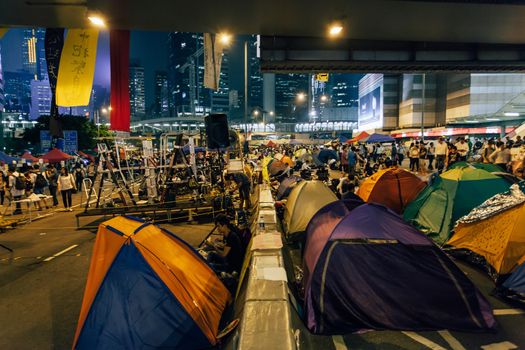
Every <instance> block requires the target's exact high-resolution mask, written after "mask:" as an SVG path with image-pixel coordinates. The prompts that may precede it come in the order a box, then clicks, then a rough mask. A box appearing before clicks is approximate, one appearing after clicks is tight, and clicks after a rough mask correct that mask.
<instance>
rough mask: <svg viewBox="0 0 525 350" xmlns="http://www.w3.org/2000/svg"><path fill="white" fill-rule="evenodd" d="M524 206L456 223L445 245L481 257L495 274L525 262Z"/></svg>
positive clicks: (508, 270)
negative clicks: (465, 250)
mask: <svg viewBox="0 0 525 350" xmlns="http://www.w3.org/2000/svg"><path fill="white" fill-rule="evenodd" d="M524 227H525V203H522V204H520V205H518V206H516V207H513V208H511V209H508V210H505V211H503V212H501V213H498V214H496V215H494V216H491V217H489V218H487V219H484V220H481V221H476V222H472V223H461V222H460V223H459V224H458V226H457V227H456V229H455V230H454V235H453V236H452V238H451V239H450V240H449V241H448V242H447V244H449V245H452V246H454V247H456V248H463V249H468V250H470V251H473V252H474V253H477V254H479V255H481V256H483V257H484V258H485V260H486V261H487V263H489V264H490V265H491V266H492V267H493V268H494V269H495V270H496V272H497V273H498V274H507V273H510V272H511V271H512V270H513V269H514V267H516V266H517V265H519V264H521V263H522V262H525V230H524Z"/></svg>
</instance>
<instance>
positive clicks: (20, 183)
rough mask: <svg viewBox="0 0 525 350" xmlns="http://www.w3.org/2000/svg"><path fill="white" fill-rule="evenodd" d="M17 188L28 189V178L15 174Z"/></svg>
mask: <svg viewBox="0 0 525 350" xmlns="http://www.w3.org/2000/svg"><path fill="white" fill-rule="evenodd" d="M15 189H17V190H19V191H23V190H25V189H26V178H25V177H24V176H22V175H18V176H15Z"/></svg>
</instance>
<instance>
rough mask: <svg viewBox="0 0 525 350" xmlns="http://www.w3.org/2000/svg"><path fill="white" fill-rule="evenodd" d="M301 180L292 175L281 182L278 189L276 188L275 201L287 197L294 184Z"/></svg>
mask: <svg viewBox="0 0 525 350" xmlns="http://www.w3.org/2000/svg"><path fill="white" fill-rule="evenodd" d="M302 180H303V179H302V178H301V177H300V176H295V175H292V176H289V177H287V178H285V179H284V180H283V181H281V183H280V184H279V187H278V188H277V200H281V199H284V198H286V197H288V196H289V195H290V192H291V191H292V189H293V188H294V186H295V184H296V183H298V182H299V181H302Z"/></svg>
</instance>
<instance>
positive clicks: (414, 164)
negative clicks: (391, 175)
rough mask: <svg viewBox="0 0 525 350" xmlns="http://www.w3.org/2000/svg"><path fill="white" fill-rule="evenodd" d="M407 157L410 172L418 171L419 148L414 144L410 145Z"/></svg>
mask: <svg viewBox="0 0 525 350" xmlns="http://www.w3.org/2000/svg"><path fill="white" fill-rule="evenodd" d="M408 156H409V157H410V171H419V147H418V146H417V145H415V144H414V143H411V144H410V148H409V150H408Z"/></svg>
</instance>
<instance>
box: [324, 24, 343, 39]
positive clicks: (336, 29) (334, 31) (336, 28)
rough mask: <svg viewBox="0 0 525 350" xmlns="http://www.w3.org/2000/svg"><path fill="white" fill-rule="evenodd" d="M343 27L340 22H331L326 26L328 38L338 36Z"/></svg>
mask: <svg viewBox="0 0 525 350" xmlns="http://www.w3.org/2000/svg"><path fill="white" fill-rule="evenodd" d="M343 29H344V28H343V25H342V24H341V22H333V23H332V24H330V26H329V27H328V36H329V37H330V38H338V37H339V36H341V34H342V33H343Z"/></svg>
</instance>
